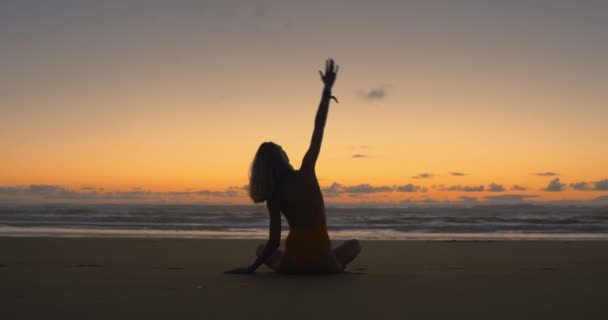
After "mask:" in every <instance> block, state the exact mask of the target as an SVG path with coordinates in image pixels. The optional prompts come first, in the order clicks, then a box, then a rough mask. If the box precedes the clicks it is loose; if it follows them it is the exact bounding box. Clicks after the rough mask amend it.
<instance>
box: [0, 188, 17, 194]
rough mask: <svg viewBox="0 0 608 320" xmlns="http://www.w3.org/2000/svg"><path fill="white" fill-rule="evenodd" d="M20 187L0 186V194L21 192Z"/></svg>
mask: <svg viewBox="0 0 608 320" xmlns="http://www.w3.org/2000/svg"><path fill="white" fill-rule="evenodd" d="M19 191H21V189H20V188H19V187H0V195H15V194H17V193H19Z"/></svg>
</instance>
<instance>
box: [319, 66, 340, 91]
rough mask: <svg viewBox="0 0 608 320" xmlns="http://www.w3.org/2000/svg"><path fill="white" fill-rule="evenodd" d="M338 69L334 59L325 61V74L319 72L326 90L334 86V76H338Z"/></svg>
mask: <svg viewBox="0 0 608 320" xmlns="http://www.w3.org/2000/svg"><path fill="white" fill-rule="evenodd" d="M338 69H339V67H338V65H336V64H335V62H334V59H327V61H325V74H323V72H321V70H319V74H320V75H321V80H322V81H323V83H324V84H325V89H326V90H327V89H329V90H331V88H332V87H333V86H334V82H335V81H336V76H337V75H338Z"/></svg>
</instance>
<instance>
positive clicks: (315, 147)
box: [301, 59, 338, 170]
mask: <svg viewBox="0 0 608 320" xmlns="http://www.w3.org/2000/svg"><path fill="white" fill-rule="evenodd" d="M319 74H320V75H321V80H323V83H324V84H325V87H324V88H323V94H322V95H321V103H319V109H318V110H317V116H316V117H315V129H314V131H313V133H312V139H311V140H310V147H309V148H308V151H307V152H306V154H305V155H304V159H302V166H301V170H314V168H315V164H316V163H317V158H318V157H319V152H320V151H321V142H322V141H323V131H324V130H325V122H326V121H327V112H328V110H329V101H330V100H331V99H334V100H336V102H338V99H336V97H334V96H332V95H331V89H332V87H333V86H334V82H335V81H336V76H337V75H338V66H337V65H335V63H334V60H333V59H328V60H327V61H326V62H325V74H323V72H321V71H320V70H319Z"/></svg>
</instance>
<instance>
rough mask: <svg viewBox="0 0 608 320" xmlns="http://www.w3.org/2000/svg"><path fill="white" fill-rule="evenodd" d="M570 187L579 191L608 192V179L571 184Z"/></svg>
mask: <svg viewBox="0 0 608 320" xmlns="http://www.w3.org/2000/svg"><path fill="white" fill-rule="evenodd" d="M570 187H571V188H572V189H574V190H579V191H606V190H608V179H604V180H599V181H594V182H586V181H581V182H574V183H571V184H570Z"/></svg>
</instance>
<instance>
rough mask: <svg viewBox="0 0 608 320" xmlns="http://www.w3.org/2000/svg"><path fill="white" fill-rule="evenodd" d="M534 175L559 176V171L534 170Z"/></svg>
mask: <svg viewBox="0 0 608 320" xmlns="http://www.w3.org/2000/svg"><path fill="white" fill-rule="evenodd" d="M533 174H534V175H536V176H541V177H555V176H559V173H557V172H553V171H545V172H536V173H533Z"/></svg>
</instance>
